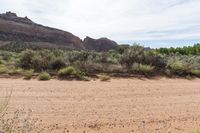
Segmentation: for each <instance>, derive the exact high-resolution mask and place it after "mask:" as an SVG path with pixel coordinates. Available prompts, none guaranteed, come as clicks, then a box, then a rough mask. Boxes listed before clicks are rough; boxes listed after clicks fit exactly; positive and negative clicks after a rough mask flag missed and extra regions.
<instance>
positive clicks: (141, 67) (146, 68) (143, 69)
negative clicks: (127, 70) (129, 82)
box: [133, 63, 155, 74]
mask: <svg viewBox="0 0 200 133" xmlns="http://www.w3.org/2000/svg"><path fill="white" fill-rule="evenodd" d="M133 70H134V71H136V72H139V73H142V74H151V73H153V72H154V70H155V67H154V66H151V65H147V64H138V63H136V64H134V66H133Z"/></svg>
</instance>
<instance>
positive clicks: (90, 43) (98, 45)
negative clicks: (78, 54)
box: [83, 37, 118, 51]
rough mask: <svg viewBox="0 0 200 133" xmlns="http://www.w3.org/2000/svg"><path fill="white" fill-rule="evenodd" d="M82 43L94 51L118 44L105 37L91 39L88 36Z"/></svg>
mask: <svg viewBox="0 0 200 133" xmlns="http://www.w3.org/2000/svg"><path fill="white" fill-rule="evenodd" d="M83 44H84V47H85V48H86V49H88V50H95V51H108V50H110V49H115V48H116V47H117V46H118V45H117V43H116V42H114V41H112V40H110V39H107V38H100V39H93V38H90V37H86V38H85V39H84V40H83Z"/></svg>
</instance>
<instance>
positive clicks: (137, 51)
mask: <svg viewBox="0 0 200 133" xmlns="http://www.w3.org/2000/svg"><path fill="white" fill-rule="evenodd" d="M143 60H144V47H142V46H139V45H134V46H132V47H130V48H128V49H126V50H125V52H124V53H123V54H122V55H121V59H120V63H121V65H123V66H125V67H126V69H127V70H131V69H132V66H133V64H134V63H141V62H143Z"/></svg>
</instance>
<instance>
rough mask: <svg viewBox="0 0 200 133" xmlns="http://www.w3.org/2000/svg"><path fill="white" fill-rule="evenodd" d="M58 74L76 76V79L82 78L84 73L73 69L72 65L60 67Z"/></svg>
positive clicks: (68, 76) (64, 76) (65, 76)
mask: <svg viewBox="0 0 200 133" xmlns="http://www.w3.org/2000/svg"><path fill="white" fill-rule="evenodd" d="M58 76H59V77H60V78H77V79H83V77H84V74H83V73H81V72H80V71H79V70H77V69H75V68H74V67H72V66H69V67H66V68H63V69H60V70H59V71H58Z"/></svg>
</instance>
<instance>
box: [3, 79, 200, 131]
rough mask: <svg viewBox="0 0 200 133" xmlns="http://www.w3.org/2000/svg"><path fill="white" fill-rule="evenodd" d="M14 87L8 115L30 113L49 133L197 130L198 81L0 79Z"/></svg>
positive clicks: (199, 112) (199, 124)
mask: <svg viewBox="0 0 200 133" xmlns="http://www.w3.org/2000/svg"><path fill="white" fill-rule="evenodd" d="M11 88H13V93H12V98H11V101H10V104H9V110H8V112H9V113H10V114H11V113H12V112H14V111H15V110H17V109H25V110H28V109H31V110H32V111H33V112H32V117H34V118H39V119H41V120H42V121H41V123H42V124H41V125H40V126H41V127H43V128H46V129H48V128H49V127H55V128H56V129H55V130H53V131H52V132H55V133H59V132H62V133H63V132H67V131H68V132H78V133H79V132H80V133H83V132H86V133H88V132H92V133H93V132H102V133H107V132H108V133H110V132H112V133H122V132H123V133H128V132H134V133H188V132H189V133H190V132H193V131H194V130H195V129H198V128H199V129H200V79H194V80H186V79H166V78H161V79H154V80H148V79H142V80H140V79H112V80H111V81H109V82H101V81H98V80H97V81H90V82H84V81H58V80H50V81H45V82H41V81H37V80H31V81H25V80H22V79H0V89H1V91H0V94H1V95H4V92H5V89H11Z"/></svg>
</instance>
